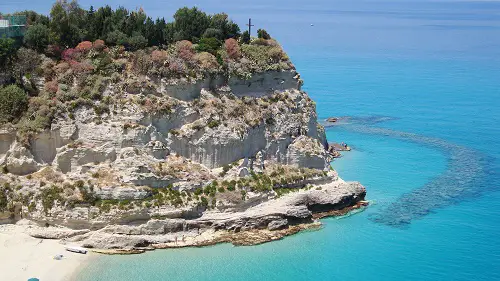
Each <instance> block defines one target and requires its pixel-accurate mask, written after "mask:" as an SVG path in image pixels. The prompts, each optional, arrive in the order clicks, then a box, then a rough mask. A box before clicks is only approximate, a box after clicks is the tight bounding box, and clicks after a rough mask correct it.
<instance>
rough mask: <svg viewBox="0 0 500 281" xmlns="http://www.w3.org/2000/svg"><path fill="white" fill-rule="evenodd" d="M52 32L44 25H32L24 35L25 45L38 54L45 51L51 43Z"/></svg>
mask: <svg viewBox="0 0 500 281" xmlns="http://www.w3.org/2000/svg"><path fill="white" fill-rule="evenodd" d="M49 36H50V31H49V28H48V27H47V26H45V25H43V24H35V25H32V26H30V27H29V28H28V30H26V33H25V34H24V43H25V44H26V45H27V46H28V47H30V48H32V49H35V50H37V51H38V52H42V51H44V50H45V48H46V47H47V45H48V43H49Z"/></svg>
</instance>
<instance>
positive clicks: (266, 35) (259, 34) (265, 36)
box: [257, 29, 271, 40]
mask: <svg viewBox="0 0 500 281" xmlns="http://www.w3.org/2000/svg"><path fill="white" fill-rule="evenodd" d="M257 37H259V38H261V39H266V40H269V39H271V35H269V33H267V31H266V30H265V29H259V30H257Z"/></svg>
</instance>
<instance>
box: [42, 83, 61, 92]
mask: <svg viewBox="0 0 500 281" xmlns="http://www.w3.org/2000/svg"><path fill="white" fill-rule="evenodd" d="M44 87H45V91H47V92H49V93H53V94H55V93H57V90H58V89H59V83H58V82H57V80H52V81H49V82H46V83H45V86H44Z"/></svg>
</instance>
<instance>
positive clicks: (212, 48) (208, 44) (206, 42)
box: [196, 37, 222, 55]
mask: <svg viewBox="0 0 500 281" xmlns="http://www.w3.org/2000/svg"><path fill="white" fill-rule="evenodd" d="M221 45H222V44H221V42H220V41H219V40H217V38H214V37H211V38H202V39H201V40H200V42H199V43H198V45H197V46H196V51H198V52H209V53H211V54H212V55H216V54H217V50H218V49H219V47H220V46H221Z"/></svg>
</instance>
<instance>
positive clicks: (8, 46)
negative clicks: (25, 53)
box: [0, 38, 17, 67]
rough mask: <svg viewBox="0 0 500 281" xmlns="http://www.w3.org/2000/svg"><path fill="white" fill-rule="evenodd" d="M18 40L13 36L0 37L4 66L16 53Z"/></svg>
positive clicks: (0, 61) (0, 64) (0, 52)
mask: <svg viewBox="0 0 500 281" xmlns="http://www.w3.org/2000/svg"><path fill="white" fill-rule="evenodd" d="M16 50H17V48H16V41H15V40H14V39H11V38H0V66H2V67H3V65H5V63H7V62H8V61H9V60H10V58H11V57H12V56H13V55H14V54H15V53H16Z"/></svg>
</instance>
